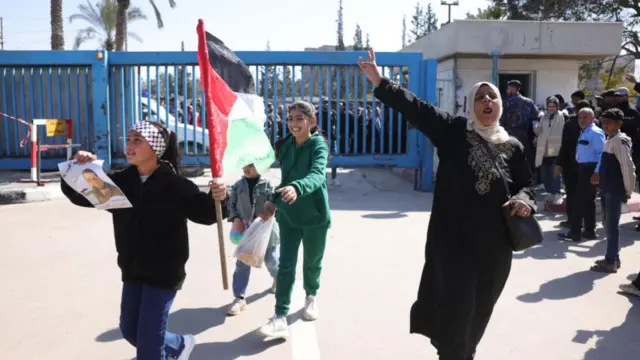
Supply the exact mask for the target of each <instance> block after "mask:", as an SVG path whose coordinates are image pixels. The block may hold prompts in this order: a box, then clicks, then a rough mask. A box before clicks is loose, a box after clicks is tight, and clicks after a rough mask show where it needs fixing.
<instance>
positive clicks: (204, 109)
mask: <svg viewBox="0 0 640 360" xmlns="http://www.w3.org/2000/svg"><path fill="white" fill-rule="evenodd" d="M200 99H202V100H201V101H202V109H201V110H202V114H201V115H200V117H201V118H202V146H203V149H207V147H208V146H209V138H208V136H209V135H208V134H209V130H207V129H208V125H207V106H206V104H205V102H204V88H202V87H200ZM205 134H207V137H205ZM209 151H211V149H209Z"/></svg>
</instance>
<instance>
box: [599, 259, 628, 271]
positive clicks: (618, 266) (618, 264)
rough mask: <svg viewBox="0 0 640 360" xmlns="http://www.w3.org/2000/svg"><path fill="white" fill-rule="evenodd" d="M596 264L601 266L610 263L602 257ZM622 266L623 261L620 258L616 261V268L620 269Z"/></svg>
mask: <svg viewBox="0 0 640 360" xmlns="http://www.w3.org/2000/svg"><path fill="white" fill-rule="evenodd" d="M595 264H596V265H599V266H600V265H608V264H609V263H607V261H606V260H605V259H600V260H596V262H595ZM620 267H622V261H620V260H618V261H616V269H617V270H620Z"/></svg>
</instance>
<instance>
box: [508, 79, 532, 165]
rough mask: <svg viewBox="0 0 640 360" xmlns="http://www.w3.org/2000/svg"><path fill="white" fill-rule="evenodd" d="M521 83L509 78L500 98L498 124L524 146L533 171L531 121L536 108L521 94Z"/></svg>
mask: <svg viewBox="0 0 640 360" xmlns="http://www.w3.org/2000/svg"><path fill="white" fill-rule="evenodd" d="M521 88H522V84H521V83H520V81H518V80H511V81H509V82H508V83H507V96H505V97H504V98H503V99H502V108H503V113H502V117H501V118H500V125H502V127H504V128H505V130H507V132H508V133H509V135H511V136H513V137H515V138H516V139H518V140H519V141H520V142H521V143H522V145H523V146H524V152H525V155H526V156H527V160H528V161H529V165H530V166H531V170H532V172H534V171H535V166H534V164H535V152H534V151H533V149H535V147H534V145H533V142H534V139H535V135H534V133H533V122H534V121H538V110H537V109H536V105H535V103H534V102H533V100H531V99H529V98H527V97H524V96H522V94H520V89H521Z"/></svg>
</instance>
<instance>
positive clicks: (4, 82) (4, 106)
mask: <svg viewBox="0 0 640 360" xmlns="http://www.w3.org/2000/svg"><path fill="white" fill-rule="evenodd" d="M1 71H2V73H1V75H0V81H1V82H2V84H0V85H1V86H2V111H4V112H7V113H10V111H9V110H8V109H7V69H6V68H2V69H1ZM11 82H13V79H11ZM3 142H4V143H5V144H4V145H5V146H4V152H6V154H2V153H0V155H10V154H11V151H10V150H9V147H10V146H9V145H10V144H11V142H10V141H9V121H8V120H7V119H4V139H3Z"/></svg>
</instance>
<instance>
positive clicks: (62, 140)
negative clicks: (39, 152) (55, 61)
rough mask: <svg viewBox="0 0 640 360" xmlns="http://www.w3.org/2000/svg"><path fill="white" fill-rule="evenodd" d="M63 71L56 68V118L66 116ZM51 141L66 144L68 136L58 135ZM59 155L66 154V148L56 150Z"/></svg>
mask: <svg viewBox="0 0 640 360" xmlns="http://www.w3.org/2000/svg"><path fill="white" fill-rule="evenodd" d="M61 72H62V68H56V71H55V76H56V83H57V85H58V91H57V93H58V94H57V95H58V109H57V111H56V112H55V113H56V119H61V118H63V117H64V115H62V76H61ZM51 140H52V141H51V143H54V144H65V143H66V142H67V139H66V136H56V137H52V138H51ZM56 153H57V155H60V156H64V155H65V153H66V151H65V150H64V149H58V150H57V151H56Z"/></svg>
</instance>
